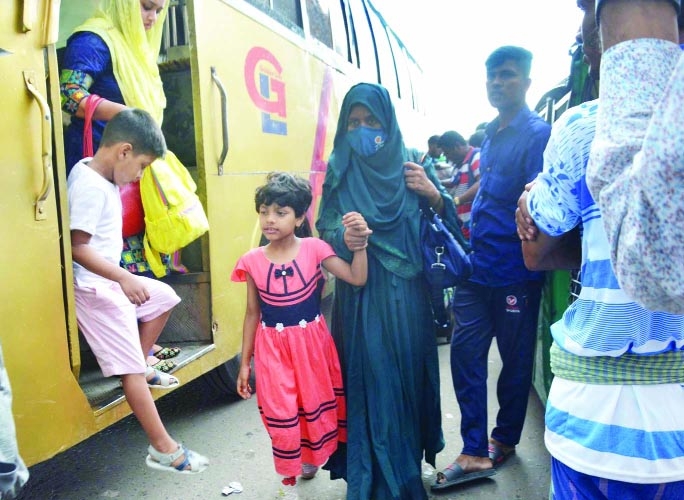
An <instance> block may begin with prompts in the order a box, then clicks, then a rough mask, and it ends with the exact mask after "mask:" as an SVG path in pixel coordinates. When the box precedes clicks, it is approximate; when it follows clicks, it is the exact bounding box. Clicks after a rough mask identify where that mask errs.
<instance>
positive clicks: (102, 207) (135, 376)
mask: <svg viewBox="0 0 684 500" xmlns="http://www.w3.org/2000/svg"><path fill="white" fill-rule="evenodd" d="M165 153H166V142H165V141H164V136H163V135H162V132H161V130H160V129H159V127H158V126H157V124H156V123H155V121H154V119H153V118H152V117H151V115H150V114H149V113H147V112H146V111H143V110H140V109H133V108H128V109H125V110H124V111H121V112H120V113H118V114H117V115H116V116H114V118H112V119H111V120H110V121H109V122H108V123H107V126H106V128H105V130H104V133H103V135H102V140H101V142H100V147H99V149H98V150H97V153H95V156H94V157H93V158H85V159H83V160H81V161H80V162H78V163H77V164H76V165H75V166H74V168H73V169H72V170H71V172H70V173H69V178H68V194H69V216H70V220H71V223H70V229H71V249H72V256H73V261H74V295H75V299H76V300H75V301H76V319H77V321H78V326H79V328H80V329H81V331H82V332H83V335H84V336H85V338H86V340H87V341H88V344H89V345H90V347H91V349H92V350H93V353H94V354H95V356H96V358H97V361H98V363H99V365H100V368H101V369H102V373H103V374H104V376H105V377H109V376H113V375H120V376H121V382H122V385H123V390H124V394H125V395H126V399H127V400H128V404H129V405H130V406H131V409H132V410H133V414H134V415H135V416H136V418H137V419H138V421H139V422H140V424H141V425H142V427H143V430H144V431H145V434H147V437H148V439H149V441H150V446H149V447H148V452H149V455H148V456H147V460H146V461H147V465H148V466H149V467H151V468H153V469H159V470H166V471H171V472H179V473H185V474H188V473H197V472H201V471H203V470H204V469H205V468H206V467H207V465H208V463H209V462H208V460H207V459H206V458H205V457H203V456H202V455H199V454H197V453H194V452H192V451H190V450H188V449H187V448H185V447H183V446H182V445H180V444H179V443H177V442H176V441H174V440H173V439H172V438H171V436H170V435H169V434H168V432H167V431H166V429H165V428H164V425H163V424H162V422H161V419H160V417H159V413H158V412H157V408H156V406H155V404H154V399H153V398H152V395H151V394H150V391H149V388H150V387H151V388H157V389H170V388H173V387H176V386H178V385H179V381H178V379H177V378H175V377H173V376H172V375H168V374H166V373H162V372H160V371H158V370H155V369H153V368H151V367H148V366H147V364H146V363H145V356H144V354H143V353H145V352H149V350H150V349H151V348H152V344H153V343H154V342H155V341H156V340H157V338H158V337H159V334H160V333H161V331H162V329H163V328H164V325H165V324H166V321H167V319H168V317H169V315H170V314H171V309H172V308H173V307H174V306H175V305H176V304H178V302H180V298H179V297H178V296H177V295H176V294H175V292H174V291H173V289H171V287H169V286H168V285H166V284H165V283H162V282H160V281H156V280H153V279H149V278H145V277H142V276H136V275H133V274H131V273H129V272H128V271H126V270H125V269H123V268H121V267H119V259H120V256H121V248H122V240H121V227H122V215H121V198H120V195H119V187H120V186H124V185H126V184H128V183H130V182H133V181H135V180H137V179H139V178H140V176H141V175H142V171H143V169H144V168H145V167H146V166H147V165H149V164H150V163H152V162H153V161H154V160H155V159H157V158H160V157H162V156H164V154H165Z"/></svg>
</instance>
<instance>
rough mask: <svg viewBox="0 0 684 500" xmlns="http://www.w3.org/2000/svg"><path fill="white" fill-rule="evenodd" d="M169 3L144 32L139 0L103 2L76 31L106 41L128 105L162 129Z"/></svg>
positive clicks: (115, 74)
mask: <svg viewBox="0 0 684 500" xmlns="http://www.w3.org/2000/svg"><path fill="white" fill-rule="evenodd" d="M169 4H170V0H166V2H165V4H164V8H163V10H162V12H161V13H160V14H159V17H158V18H157V22H156V23H155V24H154V26H152V28H151V29H150V30H148V31H145V27H144V25H143V21H142V15H141V12H140V1H139V0H102V2H101V4H100V6H99V8H98V9H97V11H96V12H95V15H94V16H93V17H91V18H89V19H87V20H86V21H85V22H84V23H83V24H82V25H80V26H79V27H77V28H76V29H75V30H74V32H77V31H90V32H92V33H95V34H96V35H98V36H99V37H100V38H102V40H104V42H105V43H106V44H107V47H109V52H110V54H111V56H112V65H113V68H114V77H115V78H116V81H117V83H118V84H119V88H120V89H121V94H122V95H123V98H124V102H125V104H126V106H130V107H134V108H141V109H144V110H145V111H147V112H148V113H150V114H151V115H152V116H153V117H154V118H155V120H157V123H158V124H159V126H161V123H162V119H163V117H164V108H165V107H166V96H165V95H164V88H163V86H162V81H161V77H160V76H159V67H158V66H157V57H158V56H159V47H160V45H161V37H162V32H163V30H164V19H165V18H166V13H167V11H168V9H169Z"/></svg>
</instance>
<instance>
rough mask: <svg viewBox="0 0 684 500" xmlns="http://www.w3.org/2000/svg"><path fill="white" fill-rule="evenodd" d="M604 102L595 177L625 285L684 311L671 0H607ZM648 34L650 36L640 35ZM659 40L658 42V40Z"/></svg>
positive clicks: (679, 79) (679, 76)
mask: <svg viewBox="0 0 684 500" xmlns="http://www.w3.org/2000/svg"><path fill="white" fill-rule="evenodd" d="M602 4H603V5H602V9H601V33H602V37H603V39H604V44H606V46H607V47H610V50H607V51H606V52H605V53H604V55H603V59H602V63H601V106H600V109H599V113H598V121H597V128H596V139H595V141H594V145H593V148H592V153H591V159H590V162H589V165H588V168H587V184H588V186H589V189H590V191H591V193H592V195H593V197H594V199H595V200H596V201H597V202H598V205H599V206H600V208H601V214H602V218H603V223H604V226H605V228H606V234H607V236H608V240H609V243H610V248H611V261H612V263H613V267H614V269H615V272H616V275H617V277H618V281H619V283H620V286H621V287H622V288H623V290H624V291H625V292H626V293H627V294H628V295H629V296H630V297H632V298H633V299H634V300H636V301H637V302H639V303H641V304H643V305H644V306H645V307H647V308H649V309H654V310H666V311H669V312H674V313H680V314H682V313H684V245H682V237H683V236H684V227H682V222H681V221H682V220H684V213H682V212H683V209H682V206H681V200H682V196H683V195H684V148H682V147H681V144H682V143H683V141H684V114H682V113H681V108H682V104H683V103H684V59H681V57H680V56H681V50H680V49H679V47H678V46H677V45H676V44H674V43H672V42H673V41H676V40H677V32H676V13H675V9H673V8H672V5H673V3H672V2H671V1H670V0H668V1H665V0H661V1H658V0H655V1H654V0H650V1H647V0H619V1H617V0H608V1H605V2H602ZM641 37H650V39H640V40H634V39H635V38H641ZM654 38H655V39H656V40H654Z"/></svg>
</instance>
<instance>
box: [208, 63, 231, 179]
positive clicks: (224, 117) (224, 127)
mask: <svg viewBox="0 0 684 500" xmlns="http://www.w3.org/2000/svg"><path fill="white" fill-rule="evenodd" d="M211 79H212V80H214V83H215V84H216V86H217V87H218V89H219V93H220V94H221V138H222V140H223V149H221V156H220V157H219V161H218V175H223V162H224V161H225V159H226V156H227V155H228V149H229V147H230V144H229V142H228V97H227V94H226V89H225V87H224V86H223V83H221V80H220V79H219V77H218V74H217V72H216V67H215V66H212V67H211Z"/></svg>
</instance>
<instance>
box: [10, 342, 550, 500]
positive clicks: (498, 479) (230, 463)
mask: <svg viewBox="0 0 684 500" xmlns="http://www.w3.org/2000/svg"><path fill="white" fill-rule="evenodd" d="M440 340H441V339H440ZM439 356H440V367H441V377H442V407H443V411H444V419H443V421H444V433H445V438H446V443H447V444H446V449H445V450H444V451H443V452H442V453H440V454H439V455H438V457H437V466H438V467H439V468H443V467H445V466H446V465H448V464H449V463H450V462H451V460H453V459H454V458H455V457H456V455H458V453H459V452H460V449H461V446H462V443H461V438H460V434H459V430H458V429H459V412H458V406H457V405H456V399H455V397H454V393H453V389H452V387H451V378H450V377H451V375H450V371H449V346H448V345H446V344H443V345H440V346H439ZM499 367H500V363H499V359H498V355H497V350H496V348H495V347H494V348H493V349H492V351H491V356H490V381H489V383H490V391H489V392H490V395H491V400H490V405H489V408H490V413H489V420H490V428H491V426H492V425H493V421H494V418H495V412H496V409H497V406H496V401H495V398H494V394H495V390H494V386H495V383H496V376H497V374H498V370H499ZM158 406H159V409H160V413H161V414H162V418H163V419H164V422H165V423H166V426H167V428H168V429H169V430H170V432H171V433H172V435H173V436H175V437H176V438H178V439H181V440H182V441H184V442H185V443H186V444H187V445H188V446H189V447H190V448H193V449H196V450H198V451H200V452H201V453H204V454H206V455H207V456H209V457H210V460H211V466H210V467H209V468H208V469H207V471H206V472H203V473H202V474H199V475H197V476H187V475H175V474H168V473H163V472H158V471H153V470H151V469H148V468H147V467H145V462H144V459H145V446H146V445H145V441H146V440H145V436H144V434H143V433H142V431H141V429H140V426H139V425H138V424H137V421H136V420H135V419H134V418H132V417H128V418H126V419H124V420H122V421H121V422H119V423H117V424H115V425H113V426H112V427H110V428H108V429H106V430H105V431H103V432H101V433H100V434H97V435H96V436H93V437H92V438H90V439H88V440H86V441H84V442H83V443H81V444H79V445H77V446H75V447H73V448H71V449H69V450H67V451H65V452H64V453H62V454H60V455H58V456H57V457H55V458H54V459H52V460H49V461H47V462H44V463H42V464H38V465H36V466H34V467H31V479H30V481H29V483H28V485H27V487H26V488H25V491H24V492H23V493H22V495H21V497H20V500H86V499H87V500H93V499H98V498H100V499H101V498H117V499H119V500H138V499H145V500H192V499H197V500H205V499H212V498H215V499H220V498H225V497H222V496H221V489H222V488H223V487H224V486H225V485H227V484H228V483H229V482H230V481H239V482H241V483H242V485H243V487H244V492H243V493H241V494H240V495H237V494H235V495H233V496H231V497H229V498H231V499H233V498H235V499H236V500H269V499H272V498H274V496H275V495H276V493H277V491H278V484H279V481H278V477H277V476H276V474H275V472H274V470H273V462H272V459H271V453H270V446H269V439H268V435H267V434H266V432H265V431H264V428H263V426H262V425H261V421H260V419H259V416H258V415H259V414H258V410H257V408H256V400H255V398H252V399H250V400H248V401H243V400H234V399H226V398H225V397H219V396H217V395H215V394H213V395H212V394H211V393H209V392H208V391H207V388H206V386H205V384H204V382H203V381H202V380H197V381H194V382H192V383H190V384H187V385H185V386H183V387H181V388H180V389H178V390H176V391H173V393H171V394H169V395H168V396H167V397H165V398H162V399H161V400H159V401H158ZM434 478H435V471H434V470H433V469H432V468H431V467H429V466H427V465H425V468H424V481H425V485H426V489H427V491H429V485H430V484H431V483H432V482H433V481H434ZM298 489H299V500H344V498H345V496H346V485H345V483H344V482H343V481H330V480H328V474H327V473H325V472H320V473H319V475H318V476H317V477H316V478H315V479H314V480H312V481H300V484H299V485H298ZM548 490H549V456H548V454H547V453H546V450H545V449H544V444H543V408H542V405H541V403H540V402H539V400H538V398H537V397H536V394H534V393H533V394H531V397H530V403H529V407H528V418H527V424H526V426H525V430H524V432H523V436H522V442H521V443H520V445H519V447H518V452H517V455H516V456H514V457H513V458H511V459H510V460H509V462H508V463H507V464H505V465H504V466H503V467H502V468H501V469H499V472H498V474H497V475H496V476H494V477H493V478H489V479H484V480H482V481H479V482H473V483H469V484H465V485H461V486H457V487H455V488H453V489H450V490H447V491H445V492H443V493H441V494H431V495H430V499H431V500H447V499H487V500H489V499H493V498H494V499H500V500H507V499H515V500H543V499H547V498H548Z"/></svg>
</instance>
